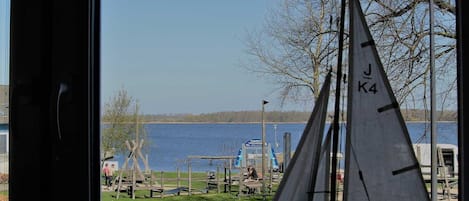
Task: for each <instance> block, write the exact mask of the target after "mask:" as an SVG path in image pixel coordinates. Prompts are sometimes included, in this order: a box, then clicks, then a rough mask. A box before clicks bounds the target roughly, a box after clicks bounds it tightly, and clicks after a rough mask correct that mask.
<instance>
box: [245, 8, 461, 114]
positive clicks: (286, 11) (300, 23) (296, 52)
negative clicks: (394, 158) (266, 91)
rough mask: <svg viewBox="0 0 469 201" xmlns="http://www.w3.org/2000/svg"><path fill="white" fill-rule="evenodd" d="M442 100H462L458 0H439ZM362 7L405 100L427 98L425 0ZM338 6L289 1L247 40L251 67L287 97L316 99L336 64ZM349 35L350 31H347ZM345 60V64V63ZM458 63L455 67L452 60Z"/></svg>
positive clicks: (411, 103) (412, 103)
mask: <svg viewBox="0 0 469 201" xmlns="http://www.w3.org/2000/svg"><path fill="white" fill-rule="evenodd" d="M434 2H435V5H434V6H435V8H436V9H435V15H436V21H435V23H436V24H435V27H436V28H435V35H436V37H435V40H436V46H435V49H436V54H435V55H436V65H437V66H436V69H437V72H436V73H437V78H438V86H439V87H438V93H439V97H442V98H443V99H442V101H441V102H440V103H439V105H440V106H441V107H443V106H444V105H451V104H453V106H454V104H455V101H453V102H452V101H448V100H453V99H452V98H455V96H456V94H455V92H454V91H455V87H456V75H455V73H456V70H455V69H456V68H455V65H456V54H455V46H456V40H455V37H456V34H455V7H454V3H453V2H452V1H449V0H435V1H434ZM361 3H362V7H363V8H364V12H365V14H366V20H367V22H368V25H369V26H370V29H371V30H372V34H373V37H374V38H375V40H376V41H375V43H376V45H377V47H378V51H379V53H380V56H381V60H382V61H383V65H384V66H385V68H386V71H387V73H388V76H389V79H390V81H391V84H392V86H393V89H394V90H395V93H396V96H397V99H398V101H399V102H400V103H401V104H405V105H408V106H410V107H421V106H422V105H423V106H425V105H426V102H427V100H426V96H427V94H426V91H427V90H426V89H427V88H428V79H429V49H428V47H429V37H428V34H429V31H428V30H429V29H428V27H429V24H428V1H426V0H404V1H393V0H363V1H361ZM338 9H339V8H338V5H337V1H335V0H319V1H311V0H283V1H281V3H280V4H279V5H278V7H276V8H275V9H274V10H272V12H271V13H269V16H268V17H267V18H266V23H265V26H264V27H263V28H262V29H261V30H259V31H252V32H250V33H249V34H248V36H247V40H246V47H247V53H248V54H249V55H250V56H251V60H249V61H247V62H246V64H245V66H246V67H247V68H248V69H249V70H250V71H252V72H255V73H258V74H259V75H262V76H264V77H265V78H267V79H270V80H272V81H274V82H275V83H276V84H277V86H278V87H279V88H280V89H281V98H282V100H283V101H286V100H293V101H301V100H311V96H312V97H313V100H315V99H316V98H317V96H318V89H319V85H320V83H321V81H322V80H323V78H324V75H325V74H326V72H327V71H328V69H330V68H332V69H334V68H335V65H336V63H337V61H336V55H337V45H336V43H337V32H338V28H337V26H336V24H337V21H338V19H339V18H338V17H339V16H338V15H337V13H338ZM346 36H347V34H346ZM345 64H346V63H345ZM452 66H454V68H453V67H452Z"/></svg>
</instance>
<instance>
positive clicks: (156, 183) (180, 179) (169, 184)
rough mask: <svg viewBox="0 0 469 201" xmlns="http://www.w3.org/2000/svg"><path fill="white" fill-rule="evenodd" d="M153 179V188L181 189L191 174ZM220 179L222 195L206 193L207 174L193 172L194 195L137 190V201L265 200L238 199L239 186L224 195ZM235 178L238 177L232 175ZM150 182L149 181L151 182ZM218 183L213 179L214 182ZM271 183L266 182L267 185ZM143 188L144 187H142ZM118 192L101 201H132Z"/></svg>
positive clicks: (165, 174)
mask: <svg viewBox="0 0 469 201" xmlns="http://www.w3.org/2000/svg"><path fill="white" fill-rule="evenodd" d="M152 175H153V176H152V178H151V182H152V183H151V185H152V187H153V188H164V189H166V190H170V189H175V188H177V187H178V186H180V187H188V186H189V181H188V177H189V174H188V173H187V172H181V173H180V174H179V176H178V174H177V173H176V172H163V173H162V172H153V173H152ZM217 176H218V178H219V182H220V185H219V188H220V193H217V189H216V187H215V188H211V190H209V191H208V193H205V192H204V191H205V189H206V188H207V181H208V180H207V173H205V172H193V173H192V177H191V189H192V195H190V196H189V195H188V193H187V192H184V191H183V192H181V195H179V196H176V195H165V196H164V198H159V196H160V194H159V193H155V194H154V196H158V198H148V197H149V196H150V190H148V189H146V190H136V193H135V195H136V199H135V200H168V201H172V200H174V201H178V200H181V201H182V200H189V201H212V200H213V201H216V200H247V201H249V200H263V197H262V195H260V194H255V195H249V196H247V195H245V194H244V193H242V196H241V197H240V198H238V193H239V188H238V185H233V186H232V187H231V191H229V187H228V186H227V187H226V190H227V191H228V192H226V193H224V191H225V186H224V185H223V184H221V183H222V182H223V179H224V177H225V175H224V174H222V173H220V174H219V175H217ZM232 176H233V177H235V176H237V175H232ZM149 181H150V180H148V182H149ZM214 181H216V179H213V180H212V182H214ZM268 183H269V182H268V181H266V184H268ZM142 186H143V185H142ZM273 186H274V188H273V191H274V192H275V190H276V187H277V184H274V185H273ZM273 194H274V193H272V195H269V196H266V198H267V200H272V196H273ZM116 195H117V192H114V191H103V192H102V193H101V200H102V201H111V200H123V201H127V200H129V201H130V200H132V198H131V196H130V195H128V194H127V192H120V193H119V199H116Z"/></svg>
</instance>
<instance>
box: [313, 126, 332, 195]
mask: <svg viewBox="0 0 469 201" xmlns="http://www.w3.org/2000/svg"><path fill="white" fill-rule="evenodd" d="M331 135H332V126H331V127H329V130H328V131H327V135H326V139H324V143H323V144H322V146H321V156H320V157H319V167H318V175H317V177H316V185H315V187H314V194H313V200H314V201H328V200H329V194H330V191H329V190H330V187H329V181H330V177H331V166H330V161H331V137H332V136H331Z"/></svg>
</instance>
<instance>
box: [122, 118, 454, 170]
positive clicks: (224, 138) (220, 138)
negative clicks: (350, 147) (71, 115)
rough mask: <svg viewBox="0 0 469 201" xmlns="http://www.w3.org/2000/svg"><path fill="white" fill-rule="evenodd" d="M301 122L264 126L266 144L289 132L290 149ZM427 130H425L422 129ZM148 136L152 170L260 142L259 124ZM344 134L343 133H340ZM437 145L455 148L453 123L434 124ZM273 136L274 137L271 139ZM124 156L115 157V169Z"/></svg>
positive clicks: (415, 132)
mask: <svg viewBox="0 0 469 201" xmlns="http://www.w3.org/2000/svg"><path fill="white" fill-rule="evenodd" d="M305 125H306V124H304V123H295V124H292V123H282V124H266V138H267V142H268V143H271V144H272V145H273V146H274V148H275V147H276V146H275V142H277V143H278V145H279V146H278V147H276V148H275V151H276V152H282V151H283V135H284V133H285V132H289V133H291V144H292V150H295V148H296V145H297V144H298V141H299V139H300V137H301V134H302V133H303V130H304V127H305ZM407 127H408V129H409V133H410V135H411V140H412V142H413V143H417V142H420V143H430V137H429V136H430V132H429V124H425V123H408V124H407ZM426 128H427V129H426ZM145 129H146V132H147V134H148V137H149V141H150V143H151V144H150V147H149V150H147V151H146V152H144V153H143V154H144V155H145V154H146V153H148V159H149V165H150V168H151V169H152V170H155V171H175V170H176V168H177V167H179V168H180V169H181V171H187V163H186V159H187V157H188V156H191V155H209V156H220V155H224V156H226V155H230V156H234V155H236V154H237V152H238V150H239V148H241V145H242V144H243V143H244V142H246V141H247V140H249V139H255V138H257V139H260V138H261V135H262V126H261V124H146V125H145ZM344 132H345V131H344ZM437 133H438V139H437V140H438V143H448V144H455V145H457V123H455V122H448V123H438V124H437ZM275 136H277V137H276V138H275ZM125 157H126V156H116V157H115V159H116V160H117V161H119V166H121V165H122V164H123V161H124V160H125ZM221 163H222V161H212V163H210V161H208V160H192V170H193V171H199V172H204V171H208V170H216V168H217V166H219V165H220V164H221Z"/></svg>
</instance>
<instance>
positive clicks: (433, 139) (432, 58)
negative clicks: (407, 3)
mask: <svg viewBox="0 0 469 201" xmlns="http://www.w3.org/2000/svg"><path fill="white" fill-rule="evenodd" d="M428 9H429V15H430V34H429V35H430V97H431V98H430V105H431V106H430V127H431V174H432V182H431V184H432V185H431V189H432V190H431V195H432V196H431V199H432V201H436V200H437V196H438V195H437V185H438V183H437V182H438V181H437V153H436V152H437V147H436V143H437V142H436V124H435V110H436V108H435V91H436V89H435V82H436V80H435V51H434V45H435V36H434V34H433V23H434V19H433V0H430V2H429V4H428Z"/></svg>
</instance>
